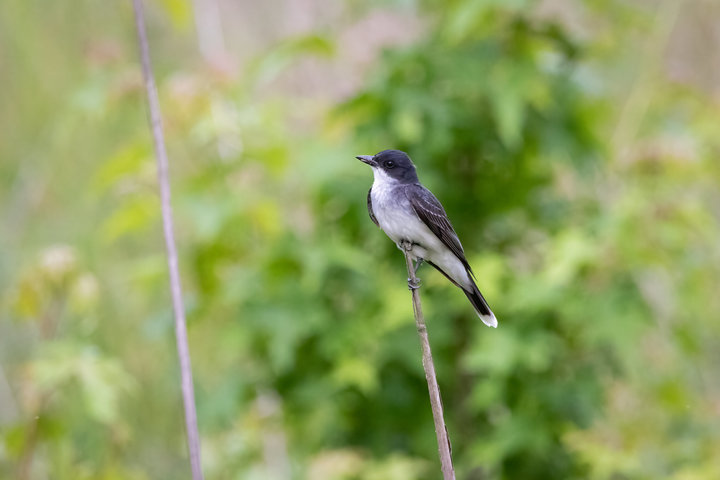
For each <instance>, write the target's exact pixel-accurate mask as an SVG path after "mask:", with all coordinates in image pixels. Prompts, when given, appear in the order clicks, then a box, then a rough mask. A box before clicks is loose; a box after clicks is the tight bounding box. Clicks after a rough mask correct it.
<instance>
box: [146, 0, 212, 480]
mask: <svg viewBox="0 0 720 480" xmlns="http://www.w3.org/2000/svg"><path fill="white" fill-rule="evenodd" d="M133 8H134V10H135V26H136V27H137V36H138V43H139V44H140V59H141V62H142V71H143V78H144V79H145V91H146V93H147V100H148V108H149V110H150V124H151V129H152V134H153V143H154V146H155V158H156V159H157V175H158V182H159V184H160V201H161V205H162V220H163V231H164V233H165V247H166V250H167V261H168V270H169V274H170V291H171V293H172V304H173V311H174V314H175V337H176V340H177V351H178V357H179V360H180V377H181V383H182V396H183V406H184V409H185V427H186V431H187V443H188V452H189V455H190V466H191V469H192V478H193V480H202V478H203V474H202V469H201V467H200V435H199V434H198V426H197V413H196V409H195V392H194V390H193V380H192V369H191V367H190V350H189V348H188V341H187V327H186V325H185V309H184V307H183V300H182V288H181V286H180V271H179V269H178V258H177V248H176V247H175V235H174V234H173V219H172V207H171V204H170V180H169V175H168V158H167V152H166V151H165V139H164V135H163V127H162V117H161V115H160V101H159V100H158V94H157V89H156V87H155V77H154V76H153V71H152V66H151V65H150V52H149V48H148V40H147V32H146V30H145V16H144V13H143V6H142V1H141V0H133Z"/></svg>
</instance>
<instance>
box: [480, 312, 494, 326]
mask: <svg viewBox="0 0 720 480" xmlns="http://www.w3.org/2000/svg"><path fill="white" fill-rule="evenodd" d="M478 316H479V317H480V320H482V322H483V323H484V324H485V325H487V326H488V327H492V328H497V318H495V314H494V313H492V312H490V315H478Z"/></svg>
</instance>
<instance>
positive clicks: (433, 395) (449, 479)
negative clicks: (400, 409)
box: [403, 243, 455, 480]
mask: <svg viewBox="0 0 720 480" xmlns="http://www.w3.org/2000/svg"><path fill="white" fill-rule="evenodd" d="M411 249H412V245H410V244H407V243H406V244H405V245H404V246H403V253H405V263H406V264H407V271H408V285H409V286H410V291H411V292H412V302H413V311H414V312H415V326H416V327H417V331H418V335H419V336H420V345H421V346H422V363H423V368H424V369H425V379H426V380H427V384H428V391H429V393H430V406H431V407H432V414H433V421H434V422H435V435H436V436H437V442H438V451H439V453H440V466H441V468H442V474H443V480H455V469H454V468H453V463H452V454H451V447H450V438H449V436H448V431H447V427H446V426H445V416H444V415H443V406H442V398H440V387H439V386H438V382H437V376H436V375H435V364H434V363H433V358H432V352H431V351H430V340H429V339H428V333H427V327H426V326H425V317H424V316H423V312H422V305H421V304H420V292H419V290H420V287H419V286H417V284H418V283H417V281H418V280H417V277H416V276H415V267H414V266H413V262H412V258H411V257H410V250H411Z"/></svg>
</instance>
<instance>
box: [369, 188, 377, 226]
mask: <svg viewBox="0 0 720 480" xmlns="http://www.w3.org/2000/svg"><path fill="white" fill-rule="evenodd" d="M371 193H372V188H371V189H370V190H368V195H367V207H368V214H369V215H370V220H372V221H373V223H374V224H375V225H377V226H378V227H379V226H380V224H379V223H378V221H377V218H375V214H374V213H373V209H372V197H371V196H370V194H371Z"/></svg>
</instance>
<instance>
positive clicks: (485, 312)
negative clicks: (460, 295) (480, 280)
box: [463, 282, 497, 328]
mask: <svg viewBox="0 0 720 480" xmlns="http://www.w3.org/2000/svg"><path fill="white" fill-rule="evenodd" d="M463 292H464V293H465V295H466V296H467V298H468V300H470V303H472V306H473V308H475V311H476V312H477V314H478V316H479V317H480V320H482V321H483V323H484V324H485V325H487V326H488V327H493V328H497V319H496V318H495V314H494V313H493V312H492V310H490V306H489V305H488V304H487V301H486V300H485V297H483V296H482V293H480V290H479V289H478V287H477V285H475V283H474V282H473V291H472V292H468V291H467V290H465V289H464V288H463Z"/></svg>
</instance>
